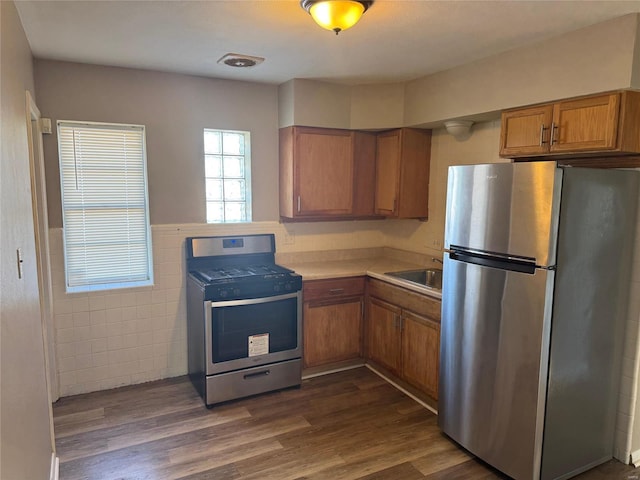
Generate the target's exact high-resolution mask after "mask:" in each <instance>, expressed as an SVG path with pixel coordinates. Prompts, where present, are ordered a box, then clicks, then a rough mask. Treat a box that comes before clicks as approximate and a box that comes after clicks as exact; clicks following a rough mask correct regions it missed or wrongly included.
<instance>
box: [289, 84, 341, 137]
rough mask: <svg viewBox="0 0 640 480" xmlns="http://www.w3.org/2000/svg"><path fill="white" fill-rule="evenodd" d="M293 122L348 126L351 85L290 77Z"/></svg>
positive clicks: (331, 126)
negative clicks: (291, 78) (292, 78)
mask: <svg viewBox="0 0 640 480" xmlns="http://www.w3.org/2000/svg"><path fill="white" fill-rule="evenodd" d="M292 83H293V102H292V103H293V125H307V126H313V127H330V128H351V87H349V86H347V85H337V84H334V83H328V82H319V81H316V80H302V79H298V78H296V79H294V80H292Z"/></svg>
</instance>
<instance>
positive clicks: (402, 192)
mask: <svg viewBox="0 0 640 480" xmlns="http://www.w3.org/2000/svg"><path fill="white" fill-rule="evenodd" d="M376 143H377V150H376V189H375V212H376V213H378V214H380V215H384V216H387V217H397V218H427V217H428V215H429V209H428V206H429V162H430V158H431V131H430V130H416V129H412V128H400V129H397V130H391V131H388V132H383V133H380V134H378V135H377V138H376Z"/></svg>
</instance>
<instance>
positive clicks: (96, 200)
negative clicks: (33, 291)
mask: <svg viewBox="0 0 640 480" xmlns="http://www.w3.org/2000/svg"><path fill="white" fill-rule="evenodd" d="M58 157H59V160H60V184H61V190H62V215H63V222H64V255H65V272H66V284H67V292H82V291H89V290H104V289H108V288H124V287H137V286H143V285H151V284H152V283H153V269H152V261H151V258H152V256H151V235H150V230H149V209H148V200H147V172H146V168H147V167H146V163H147V161H146V148H145V130H144V126H140V125H118V124H115V125H114V124H102V123H80V122H64V121H59V122H58Z"/></svg>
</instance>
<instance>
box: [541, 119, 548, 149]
mask: <svg viewBox="0 0 640 480" xmlns="http://www.w3.org/2000/svg"><path fill="white" fill-rule="evenodd" d="M545 130H547V127H545V126H544V123H543V124H541V125H540V146H543V145H544V144H545V143H547V142H545V141H544V131H545Z"/></svg>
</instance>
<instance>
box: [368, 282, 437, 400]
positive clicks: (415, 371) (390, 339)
mask: <svg viewBox="0 0 640 480" xmlns="http://www.w3.org/2000/svg"><path fill="white" fill-rule="evenodd" d="M365 330H366V335H365V339H366V341H365V352H366V356H367V359H369V360H371V361H372V362H374V363H375V364H378V365H380V366H382V367H384V368H386V369H387V370H389V372H391V373H393V374H395V375H397V376H398V377H399V378H400V379H401V380H404V381H405V382H407V383H409V384H410V385H412V386H413V387H415V388H417V389H419V390H421V391H423V392H425V393H426V394H427V395H429V396H431V397H432V398H434V399H437V398H438V369H439V357H440V301H439V300H436V299H433V298H430V297H428V296H425V295H420V294H418V293H415V292H412V291H410V290H406V289H404V288H400V287H396V286H395V285H391V284H388V283H385V282H382V281H380V280H376V279H369V283H368V294H367V300H366V328H365Z"/></svg>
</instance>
